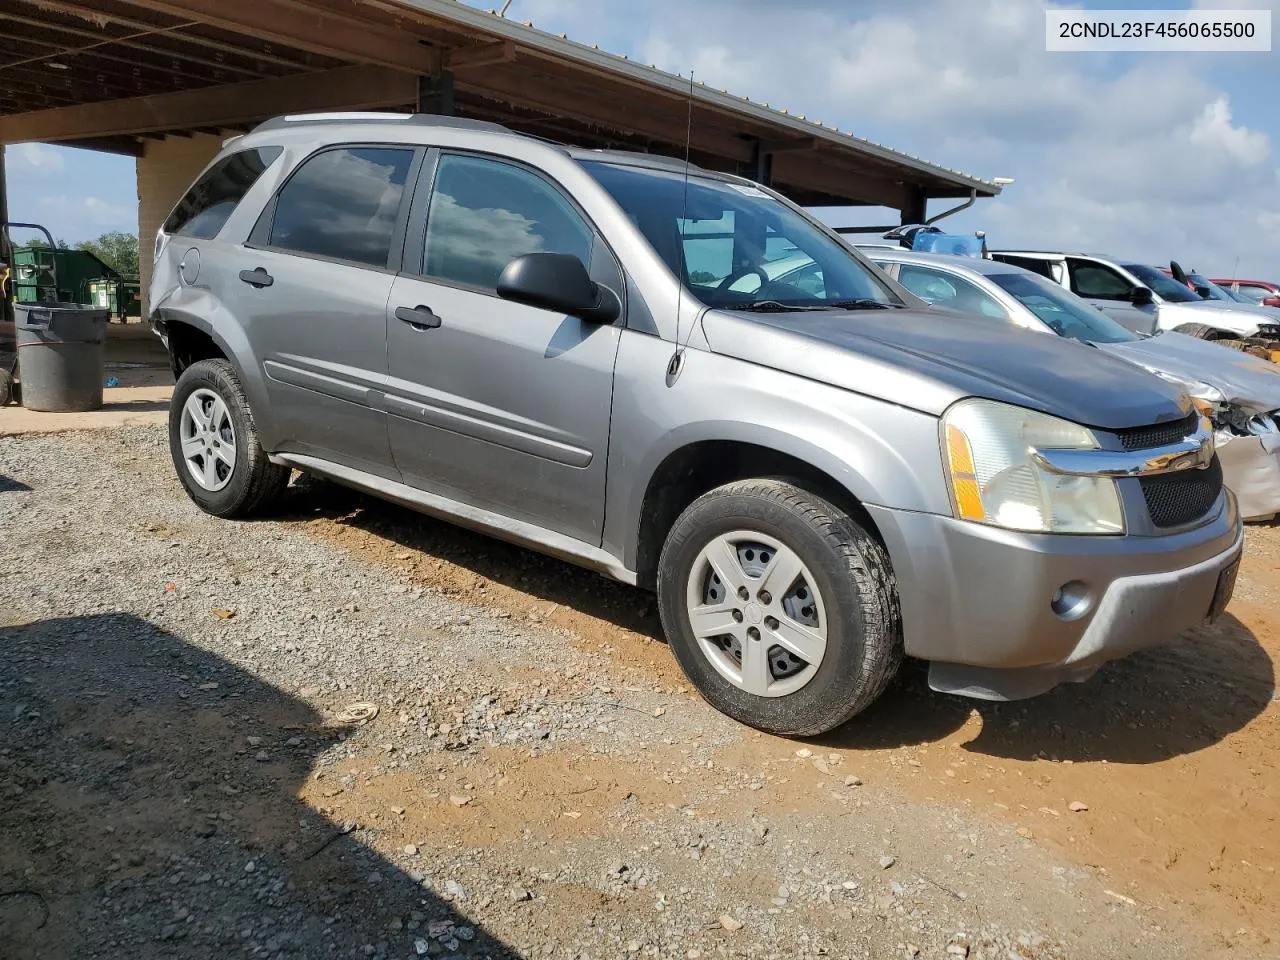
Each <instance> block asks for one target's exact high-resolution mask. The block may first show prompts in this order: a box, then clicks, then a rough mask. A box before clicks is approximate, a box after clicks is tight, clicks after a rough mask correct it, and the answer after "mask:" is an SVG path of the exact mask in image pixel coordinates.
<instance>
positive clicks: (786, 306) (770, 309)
mask: <svg viewBox="0 0 1280 960" xmlns="http://www.w3.org/2000/svg"><path fill="white" fill-rule="evenodd" d="M729 309H730V310H741V311H742V312H744V313H795V312H807V311H809V310H825V309H826V307H807V306H802V305H801V304H798V303H783V302H782V301H780V300H754V301H752V302H751V303H744V304H742V305H741V306H738V307H729Z"/></svg>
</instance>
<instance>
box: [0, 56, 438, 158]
mask: <svg viewBox="0 0 1280 960" xmlns="http://www.w3.org/2000/svg"><path fill="white" fill-rule="evenodd" d="M416 95H417V78H416V77H413V76H411V75H409V74H407V73H402V72H401V71H399V70H393V69H390V68H387V67H365V66H361V67H340V68H338V69H337V70H325V71H322V72H320V73H309V74H298V75H296V76H292V77H278V78H274V79H271V80H248V81H245V82H243V83H231V84H224V85H221V86H214V87H202V88H201V89H199V90H183V91H180V92H178V93H161V94H156V95H154V96H146V97H131V98H129V99H127V100H114V101H109V102H106V103H92V104H77V105H75V106H68V107H55V108H53V109H51V110H38V111H35V112H32V113H20V114H15V115H12V116H0V143H22V142H24V141H27V140H39V141H43V142H57V141H61V140H75V139H83V138H88V137H113V136H120V135H125V136H136V135H137V134H142V133H148V132H153V131H162V130H189V129H192V128H194V127H228V126H232V125H234V124H237V123H248V122H252V121H257V120H263V119H266V118H267V117H272V116H276V115H277V114H281V113H303V112H306V111H309V110H364V109H369V108H372V107H386V106H394V105H397V104H404V103H412V102H414V99H415V97H416Z"/></svg>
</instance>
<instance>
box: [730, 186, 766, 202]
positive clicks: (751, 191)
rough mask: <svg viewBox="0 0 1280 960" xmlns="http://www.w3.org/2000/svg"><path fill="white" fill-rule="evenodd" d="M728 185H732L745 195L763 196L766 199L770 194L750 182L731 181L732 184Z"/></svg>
mask: <svg viewBox="0 0 1280 960" xmlns="http://www.w3.org/2000/svg"><path fill="white" fill-rule="evenodd" d="M728 186H730V187H732V188H733V189H734V190H737V191H738V192H739V193H741V194H743V195H744V196H748V197H761V198H762V199H765V200H768V199H769V195H768V194H767V193H765V192H764V191H763V190H760V189H758V188H756V187H753V186H750V185H749V184H744V183H731V184H728Z"/></svg>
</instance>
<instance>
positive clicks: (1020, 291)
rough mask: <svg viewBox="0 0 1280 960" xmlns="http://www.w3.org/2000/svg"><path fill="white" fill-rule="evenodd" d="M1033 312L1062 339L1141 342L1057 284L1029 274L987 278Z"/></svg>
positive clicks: (1008, 274)
mask: <svg viewBox="0 0 1280 960" xmlns="http://www.w3.org/2000/svg"><path fill="white" fill-rule="evenodd" d="M987 279H988V280H990V281H991V282H992V283H994V284H996V285H997V286H999V287H1000V288H1001V289H1003V290H1004V291H1006V292H1007V293H1009V294H1010V295H1012V296H1013V297H1014V299H1016V300H1017V301H1018V302H1019V303H1021V304H1022V305H1023V306H1024V307H1026V308H1027V309H1028V310H1030V311H1031V312H1032V313H1034V314H1035V315H1036V316H1037V317H1039V318H1040V319H1041V320H1042V321H1044V324H1045V326H1047V327H1048V328H1049V329H1050V330H1052V331H1053V332H1054V333H1056V334H1057V335H1058V336H1060V337H1070V338H1071V339H1072V340H1080V341H1083V342H1084V343H1127V342H1129V341H1131V340H1138V339H1140V338H1139V337H1137V336H1136V335H1134V334H1133V333H1130V332H1129V331H1128V330H1126V329H1125V328H1124V327H1122V326H1120V324H1118V323H1116V322H1115V321H1114V320H1112V319H1111V318H1110V317H1108V316H1107V315H1106V314H1105V313H1103V312H1102V311H1101V310H1095V309H1094V308H1093V307H1091V306H1089V304H1087V303H1085V302H1084V301H1083V300H1081V299H1080V298H1079V297H1077V296H1075V295H1074V294H1071V293H1068V292H1067V291H1066V290H1063V289H1062V287H1061V286H1059V285H1058V284H1056V283H1051V282H1050V281H1048V280H1045V279H1044V278H1043V277H1038V276H1034V275H1032V274H1029V273H996V274H990V275H988V277H987Z"/></svg>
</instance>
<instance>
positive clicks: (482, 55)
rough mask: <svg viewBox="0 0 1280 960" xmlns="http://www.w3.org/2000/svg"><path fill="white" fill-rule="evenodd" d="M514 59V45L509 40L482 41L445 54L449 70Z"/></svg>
mask: <svg viewBox="0 0 1280 960" xmlns="http://www.w3.org/2000/svg"><path fill="white" fill-rule="evenodd" d="M515 59H516V45H515V43H514V42H512V41H511V40H499V41H498V42H497V43H482V44H479V45H478V46H474V47H463V48H461V49H459V50H450V51H449V53H448V54H446V56H445V65H446V67H447V68H448V69H449V70H453V71H455V72H456V71H458V70H469V69H472V68H474V67H491V66H493V65H494V64H495V63H511V62H513V61H514V60H515Z"/></svg>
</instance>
